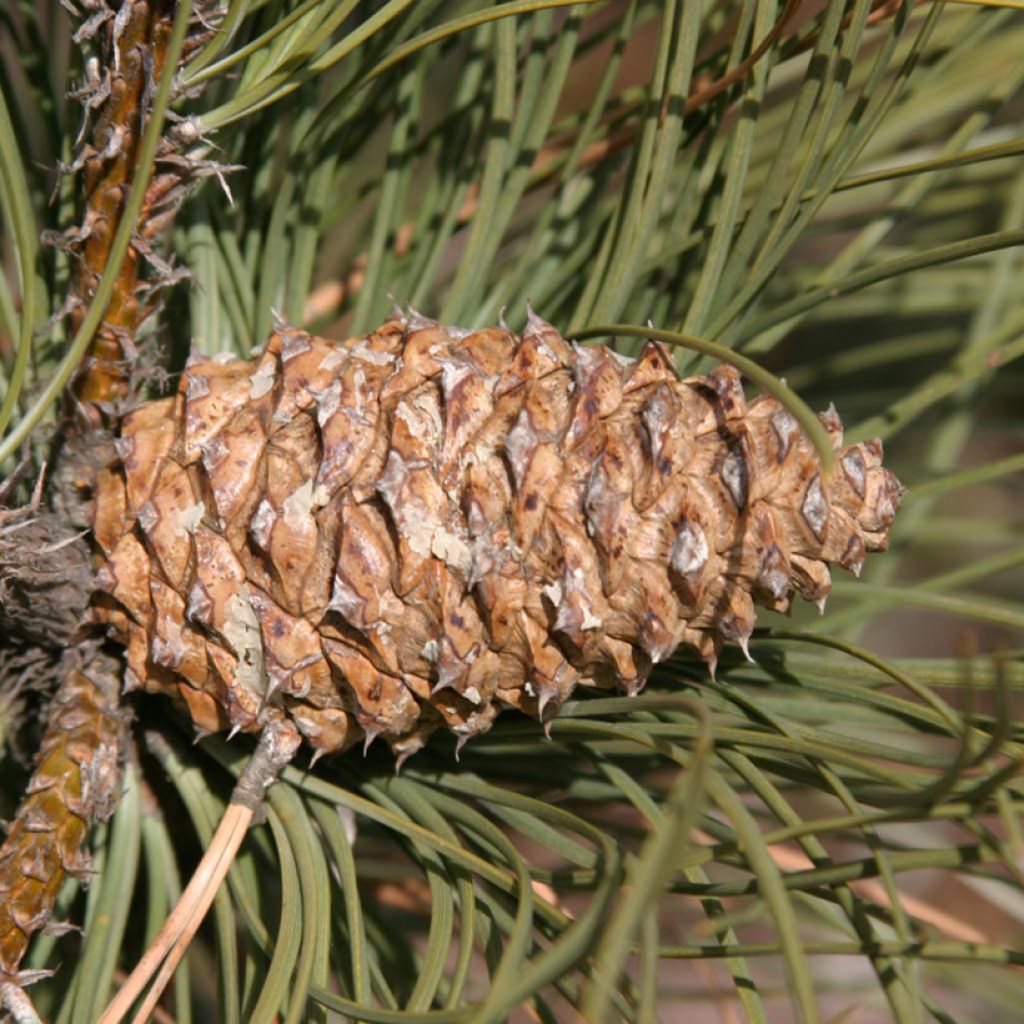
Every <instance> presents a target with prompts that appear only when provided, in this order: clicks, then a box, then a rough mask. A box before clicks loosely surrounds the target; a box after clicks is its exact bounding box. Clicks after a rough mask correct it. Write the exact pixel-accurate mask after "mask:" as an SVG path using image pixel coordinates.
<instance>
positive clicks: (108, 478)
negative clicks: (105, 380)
mask: <svg viewBox="0 0 1024 1024" xmlns="http://www.w3.org/2000/svg"><path fill="white" fill-rule="evenodd" d="M821 419H822V422H823V424H824V425H825V427H826V429H827V430H828V431H829V433H830V435H831V437H832V440H833V443H834V445H835V447H836V448H837V449H840V450H839V451H838V457H837V469H836V472H835V473H834V475H833V477H832V479H825V478H824V476H823V475H822V473H821V472H820V466H819V462H818V458H817V454H816V452H815V450H814V448H813V447H812V445H811V444H810V442H809V441H808V440H807V438H806V437H805V436H804V434H803V432H802V431H801V430H800V429H799V427H798V425H797V423H796V421H795V420H794V419H793V418H792V417H791V416H790V414H789V413H788V412H787V411H786V410H785V409H784V408H783V407H782V406H781V405H779V403H778V402H776V401H775V400H774V399H771V398H764V397H762V398H759V399H757V400H756V401H754V402H752V403H750V404H749V405H748V404H747V403H746V402H745V400H744V396H743V390H742V387H741V384H740V380H739V375H738V374H737V372H736V371H735V370H733V369H732V368H730V367H728V366H720V367H718V368H717V369H716V370H714V371H713V372H712V373H710V374H709V375H708V376H707V377H699V378H690V379H687V380H680V379H679V376H678V373H677V372H676V369H675V365H674V362H673V360H672V357H671V355H670V354H669V352H668V351H667V350H666V349H665V348H664V347H663V346H661V345H659V344H655V343H648V344H647V345H646V347H645V348H644V349H643V351H642V352H641V354H640V356H639V358H638V359H636V360H633V359H626V358H624V357H622V356H620V355H618V354H616V353H615V352H613V351H611V350H610V349H607V348H604V347H599V346H594V347H578V346H575V345H570V344H568V343H567V342H566V341H564V340H563V338H562V337H561V336H560V335H559V333H558V331H556V330H555V329H554V328H553V327H552V326H551V325H550V324H547V323H545V322H544V321H542V320H540V319H538V318H537V317H535V316H533V315H532V314H531V317H530V321H529V324H528V326H527V328H526V331H525V332H524V333H523V335H522V336H517V335H515V334H513V333H511V332H510V331H508V330H505V329H487V330H481V331H476V332H473V333H470V332H468V331H461V330H456V329H453V328H449V327H444V326H441V325H439V324H436V323H434V322H433V321H427V320H424V319H423V318H421V317H419V316H415V315H414V316H412V317H410V318H408V319H406V318H395V319H392V320H389V321H388V322H386V323H385V324H384V325H383V326H382V327H381V328H380V329H379V330H377V331H375V332H374V333H373V334H371V335H369V336H368V337H364V338H356V339H352V340H349V341H345V342H340V343H338V342H331V341H326V340H324V339H322V338H316V337H312V336H310V335H309V334H307V333H305V332H303V331H300V330H297V329H294V328H290V327H284V326H282V327H280V328H279V329H278V330H277V331H275V333H274V334H272V335H271V337H270V339H269V341H268V342H267V344H266V345H265V346H264V347H263V350H262V352H261V353H259V354H258V355H257V356H256V357H255V358H253V359H252V360H239V359H235V358H222V357H214V358H212V359H211V358H207V357H199V356H196V357H193V358H192V359H191V360H190V362H189V364H188V367H187V369H186V371H185V373H184V375H183V378H182V384H181V389H180V392H179V394H178V395H176V396H175V397H173V398H168V399H164V400H162V401H156V402H151V403H149V404H146V405H143V406H141V407H140V408H138V409H136V410H135V411H134V412H132V413H131V414H130V415H129V416H127V418H125V420H124V421H123V423H122V426H121V436H120V439H119V440H118V442H117V449H118V454H119V457H120V460H121V463H120V465H119V466H112V467H110V468H109V469H107V470H105V471H104V472H103V473H102V474H101V481H100V488H99V493H98V499H97V505H96V514H95V535H96V538H97V540H98V542H99V544H100V545H101V547H102V548H103V551H104V552H105V554H106V558H107V561H106V564H105V566H104V568H103V569H102V570H101V573H100V579H101V586H102V587H103V589H104V591H105V593H103V594H102V595H101V596H100V597H99V598H98V600H97V615H98V617H99V618H100V619H101V620H102V621H105V622H107V623H109V624H111V625H112V626H113V627H114V629H115V630H116V631H117V632H118V633H119V635H120V636H121V638H122V639H123V641H124V642H125V643H126V645H127V648H128V653H127V661H128V670H127V672H128V675H127V678H128V685H129V686H132V687H142V688H144V689H146V690H148V691H151V692H166V693H177V694H179V695H180V696H181V697H182V698H183V699H184V701H185V702H186V704H187V705H188V707H189V710H190V712H191V715H192V718H193V720H194V721H195V723H196V724H197V726H199V727H200V728H201V729H206V730H217V729H221V728H227V727H230V728H234V729H242V730H248V731H255V730H258V729H259V728H260V727H261V726H262V724H264V723H265V722H266V721H268V720H269V719H272V718H276V717H280V716H282V715H289V716H291V717H292V718H293V719H294V721H295V722H296V724H297V725H298V727H299V728H300V730H301V731H302V732H303V734H304V735H305V736H306V738H307V739H308V740H309V742H310V743H311V744H312V745H313V746H314V747H315V748H317V750H318V751H336V750H340V749H343V748H345V747H346V746H348V745H350V744H351V743H353V742H354V741H355V740H356V739H357V738H359V737H365V738H366V741H367V742H369V741H371V740H372V739H373V738H374V737H376V736H383V737H384V738H385V739H386V740H387V741H388V743H389V744H390V745H391V746H392V748H393V749H394V750H395V751H396V753H398V754H399V756H401V757H404V756H407V755H408V754H409V753H411V752H412V751H414V750H416V749H418V748H419V747H420V746H422V744H423V739H424V737H425V736H426V734H427V733H429V732H430V731H431V730H433V729H435V728H437V727H439V726H447V727H448V728H449V729H451V731H452V732H454V733H455V734H456V736H458V738H459V742H460V743H461V742H464V741H465V739H466V738H468V737H470V736H472V735H474V734H476V733H479V732H481V731H483V730H485V729H487V728H488V727H489V726H490V724H491V722H492V721H493V719H494V717H495V715H496V714H497V712H498V711H499V710H500V709H501V708H504V707H515V708H519V709H520V710H522V711H525V712H527V713H528V714H531V715H533V716H535V717H537V718H541V719H545V718H547V717H548V716H550V715H551V714H552V713H553V712H554V711H555V709H557V707H558V706H559V705H560V704H561V703H562V702H563V701H564V700H565V699H566V698H567V697H568V696H569V694H570V693H571V692H572V690H573V688H574V687H575V686H576V685H577V684H584V685H587V686H597V687H602V688H608V687H615V686H621V687H623V688H625V690H626V691H628V692H629V693H636V692H637V691H638V690H639V689H640V688H641V687H642V686H643V684H644V681H645V679H646V678H647V675H648V673H649V671H650V669H651V666H652V665H653V664H655V663H657V662H659V661H663V660H664V659H665V658H667V657H668V656H669V655H670V654H671V653H672V652H673V651H674V650H675V649H676V648H677V647H678V646H679V645H680V644H686V645H689V646H690V647H692V648H694V649H695V650H697V651H698V652H699V653H700V654H701V655H702V656H703V657H704V658H705V659H707V661H708V662H709V663H710V664H711V665H712V667H713V666H714V662H715V659H716V655H717V653H718V652H719V650H720V649H721V646H722V643H723V642H724V641H731V642H735V643H738V644H740V645H741V646H743V647H745V646H746V642H747V638H748V637H749V636H750V633H751V630H752V629H753V626H754V604H755V603H758V604H761V605H763V606H766V607H769V608H774V609H776V610H779V611H785V610H786V609H787V608H788V607H789V604H790V601H791V598H792V596H793V594H794V593H799V594H801V595H802V596H803V597H805V598H808V599H810V600H812V601H818V602H821V601H823V600H824V598H825V596H826V595H827V594H828V592H829V588H830V577H829V570H828V567H827V563H830V562H837V563H838V564H840V565H842V566H843V567H845V568H847V569H851V570H853V571H854V572H857V571H859V569H860V566H861V564H862V563H863V560H864V556H865V552H867V551H878V550H882V549H884V548H885V547H886V544H887V541H888V534H887V528H888V526H889V523H890V522H891V520H892V518H893V515H894V513H895V511H896V508H897V506H898V504H899V501H900V498H901V496H902V488H901V487H900V485H899V483H898V482H897V481H896V479H895V477H894V476H893V475H892V474H891V473H890V472H889V471H888V470H886V469H883V468H882V467H881V465H880V462H881V457H882V449H881V445H880V444H879V443H878V442H865V443H862V444H858V445H853V446H851V447H849V448H842V449H841V445H842V425H841V423H840V422H839V418H838V416H837V415H836V414H835V412H834V410H829V412H827V413H824V414H822V417H821Z"/></svg>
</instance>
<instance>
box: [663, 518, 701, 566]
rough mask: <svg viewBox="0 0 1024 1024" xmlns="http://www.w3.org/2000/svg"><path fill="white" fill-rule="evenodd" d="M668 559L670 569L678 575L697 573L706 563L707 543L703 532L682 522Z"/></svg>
mask: <svg viewBox="0 0 1024 1024" xmlns="http://www.w3.org/2000/svg"><path fill="white" fill-rule="evenodd" d="M669 557H670V558H671V560H672V568H673V569H675V571H676V572H678V573H679V574H680V575H682V576H693V575H696V574H697V573H699V572H700V571H701V570H702V569H703V568H704V566H705V565H707V561H708V542H707V538H706V537H705V536H704V531H703V530H702V529H701V528H700V527H699V526H698V525H697V524H696V523H691V522H690V521H689V520H688V519H685V520H683V524H682V526H680V527H679V530H678V532H677V533H676V539H675V540H674V541H673V542H672V552H671V554H670V556H669Z"/></svg>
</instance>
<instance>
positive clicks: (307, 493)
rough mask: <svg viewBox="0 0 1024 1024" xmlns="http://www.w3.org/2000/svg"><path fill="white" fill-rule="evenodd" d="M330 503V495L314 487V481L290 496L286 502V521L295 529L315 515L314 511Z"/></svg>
mask: <svg viewBox="0 0 1024 1024" xmlns="http://www.w3.org/2000/svg"><path fill="white" fill-rule="evenodd" d="M328 501H330V495H329V494H328V493H327V491H326V489H325V488H323V487H320V486H318V487H314V486H313V481H312V479H310V480H307V481H306V482H305V483H304V484H302V486H301V487H299V488H298V489H297V490H295V491H294V492H293V493H292V494H290V495H289V496H288V497H287V498H285V501H284V507H283V512H284V521H285V522H286V523H287V524H288V525H289V526H291V527H292V528H295V527H297V526H301V525H302V523H303V521H304V520H305V519H307V518H308V517H309V516H310V515H312V514H313V511H314V509H318V508H323V506H324V505H326V504H327V502H328Z"/></svg>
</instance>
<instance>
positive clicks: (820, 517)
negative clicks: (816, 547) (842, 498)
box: [800, 475, 828, 540]
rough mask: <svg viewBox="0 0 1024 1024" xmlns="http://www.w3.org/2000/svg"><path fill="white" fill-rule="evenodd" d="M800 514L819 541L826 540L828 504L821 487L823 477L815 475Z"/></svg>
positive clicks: (805, 493)
mask: <svg viewBox="0 0 1024 1024" xmlns="http://www.w3.org/2000/svg"><path fill="white" fill-rule="evenodd" d="M800 512H801V514H802V515H803V517H804V519H805V520H806V521H807V525H808V526H809V527H810V528H811V529H812V530H813V531H814V536H815V537H817V538H818V540H824V539H825V527H826V526H827V525H828V502H827V501H826V500H825V492H824V491H823V490H822V487H821V477H820V476H817V475H815V476H814V477H813V478H812V479H811V482H810V483H809V484H808V485H807V490H806V491H805V492H804V500H803V504H802V505H801V506H800Z"/></svg>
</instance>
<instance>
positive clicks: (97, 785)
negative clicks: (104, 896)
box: [0, 647, 122, 983]
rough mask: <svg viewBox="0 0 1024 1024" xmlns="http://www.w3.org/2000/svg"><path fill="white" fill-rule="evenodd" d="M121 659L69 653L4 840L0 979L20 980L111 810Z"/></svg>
mask: <svg viewBox="0 0 1024 1024" xmlns="http://www.w3.org/2000/svg"><path fill="white" fill-rule="evenodd" d="M118 670H119V664H118V662H117V661H116V660H115V659H113V658H111V657H109V656H107V655H104V654H102V653H100V652H98V651H96V650H94V649H89V648H84V647H83V648H80V649H78V650H76V651H75V652H74V653H73V655H71V656H70V657H69V658H68V660H67V662H66V664H65V666H64V673H63V678H62V681H61V684H60V687H59V688H58V690H57V692H56V694H55V696H54V698H53V702H52V705H51V712H50V718H49V721H48V723H47V728H46V733H45V735H44V737H43V742H42V745H41V748H40V751H39V755H38V758H37V765H36V769H35V772H34V773H33V775H32V781H31V782H30V784H29V787H28V792H27V793H26V796H25V799H24V800H23V802H22V804H21V806H20V807H19V809H18V814H17V817H16V818H15V820H14V823H13V824H12V826H11V830H10V832H9V833H8V835H7V839H6V841H5V842H4V844H3V846H2V847H0V983H2V982H5V981H14V982H17V980H18V969H19V966H20V964H21V960H22V957H23V956H24V955H25V951H26V949H27V948H28V943H29V939H30V937H31V935H32V934H33V933H34V932H36V931H38V930H39V929H40V928H43V927H44V926H45V925H46V924H47V922H48V921H49V919H50V914H51V913H52V911H53V904H54V901H55V900H56V898H57V894H58V892H59V891H60V887H61V884H62V882H63V881H64V877H65V875H67V874H79V875H84V874H85V873H87V871H88V857H87V855H86V853H85V850H84V848H83V847H84V843H85V839H86V836H87V835H88V831H89V828H90V826H91V825H92V824H93V823H95V822H97V821H101V820H103V819H104V818H106V817H108V816H109V815H110V814H111V813H112V811H113V809H114V806H115V804H116V801H117V794H118V787H119V785H120V748H121V730H122V721H121V718H120V717H119V715H118V712H117V689H118V688H117V673H118Z"/></svg>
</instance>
